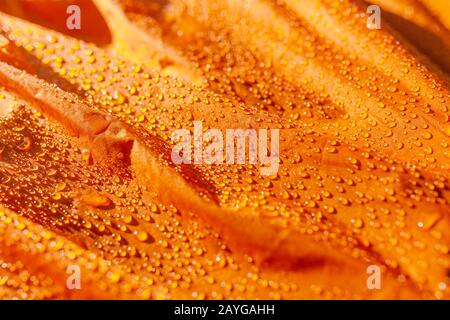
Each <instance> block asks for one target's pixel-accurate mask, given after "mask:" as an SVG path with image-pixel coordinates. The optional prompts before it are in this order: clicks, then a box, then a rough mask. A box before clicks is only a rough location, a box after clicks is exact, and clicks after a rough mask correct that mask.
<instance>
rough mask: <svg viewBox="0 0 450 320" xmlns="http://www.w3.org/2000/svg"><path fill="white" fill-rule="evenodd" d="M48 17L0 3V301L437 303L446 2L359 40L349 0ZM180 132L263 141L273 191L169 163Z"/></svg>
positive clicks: (445, 239) (228, 172) (252, 1)
mask: <svg viewBox="0 0 450 320" xmlns="http://www.w3.org/2000/svg"><path fill="white" fill-rule="evenodd" d="M66 2H67V3H68V2H69V1H56V2H55V1H44V0H39V1H27V0H21V1H19V0H16V1H14V0H7V1H3V2H2V4H1V5H0V10H2V12H4V13H0V298H4V299H12V298H19V299H67V298H74V299H100V298H112V299H121V298H131V299H177V298H178V299H179V298H188V299H242V298H245V299H380V298H381V299H407V298H416V299H448V298H449V289H448V284H449V275H450V272H449V267H450V259H449V245H450V241H449V240H450V234H449V214H450V205H449V202H450V180H449V179H450V174H449V172H450V171H449V169H450V111H449V107H450V105H449V101H450V91H449V83H450V82H449V77H448V75H449V70H450V68H449V66H450V62H449V59H448V57H449V55H448V52H449V50H450V42H449V39H450V35H449V34H450V33H449V32H450V31H449V29H448V19H447V18H448V14H445V12H447V13H448V11H449V8H448V6H449V5H448V4H447V3H446V2H445V1H431V0H426V1H423V2H420V1H415V0H398V1H394V0H392V1H384V0H379V1H375V2H376V3H377V4H378V5H380V6H381V8H382V28H381V29H380V30H369V29H367V28H366V21H367V15H366V8H367V4H365V3H362V2H359V1H351V0H343V1H334V0H308V1H290V0H280V1H274V0H248V1H238V0H222V1H217V0H214V1H209V0H202V1H200V0H167V1H152V2H149V1H143V0H93V1H88V0H83V1H75V2H76V3H77V4H78V5H79V6H80V8H81V12H82V21H83V23H82V29H81V30H79V31H76V32H71V31H70V30H65V29H66V28H65V18H66V17H67V15H66V14H65V8H66V6H67V4H66ZM71 3H72V2H71ZM193 121H202V123H203V127H204V128H205V129H207V128H218V129H221V130H223V131H225V130H226V129H230V128H243V129H246V128H255V129H258V128H277V129H280V169H279V171H278V174H276V175H273V176H263V175H261V174H260V170H259V166H258V165H251V164H239V165H238V164H235V165H228V164H222V165H208V164H196V165H182V166H176V165H174V164H173V163H172V162H171V159H170V153H171V150H172V147H173V144H174V143H173V142H172V141H171V134H172V132H173V131H174V130H176V129H179V128H186V129H192V128H193ZM73 265H76V266H78V267H79V268H80V269H81V289H80V290H77V289H75V290H71V289H70V288H68V287H67V285H66V280H67V278H68V276H69V275H68V274H67V272H66V270H67V268H68V267H70V266H73ZM371 265H377V266H379V267H380V268H381V270H382V275H381V277H382V278H381V279H382V280H381V289H377V290H370V289H369V288H368V287H367V285H366V281H367V278H368V276H369V275H368V274H367V272H366V270H367V267H369V266H371Z"/></svg>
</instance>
